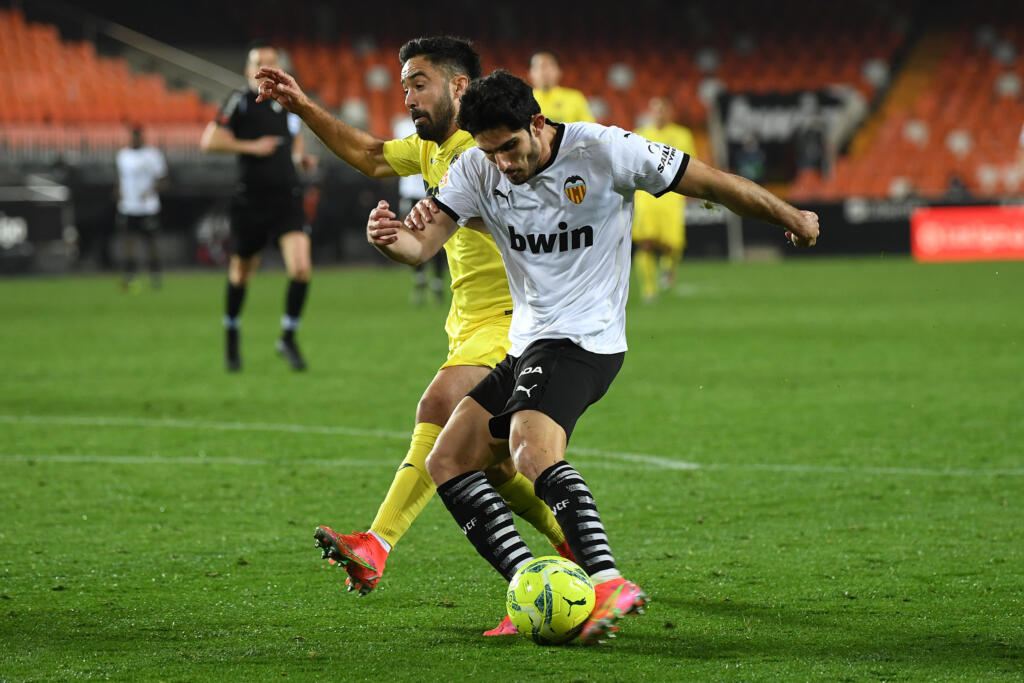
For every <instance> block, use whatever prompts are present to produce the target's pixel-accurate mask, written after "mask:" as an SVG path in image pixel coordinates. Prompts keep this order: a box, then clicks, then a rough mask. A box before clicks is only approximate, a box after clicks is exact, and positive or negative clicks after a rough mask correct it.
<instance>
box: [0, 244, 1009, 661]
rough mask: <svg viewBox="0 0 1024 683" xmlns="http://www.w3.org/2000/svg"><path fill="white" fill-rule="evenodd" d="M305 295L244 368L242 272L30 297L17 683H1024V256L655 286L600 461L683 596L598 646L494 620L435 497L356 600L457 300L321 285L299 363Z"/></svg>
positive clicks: (1, 539)
mask: <svg viewBox="0 0 1024 683" xmlns="http://www.w3.org/2000/svg"><path fill="white" fill-rule="evenodd" d="M283 282H284V281H283V275H282V274H281V273H279V272H276V273H275V272H265V273H261V274H260V275H259V276H258V277H257V279H256V280H255V281H254V283H253V285H252V286H251V287H250V291H249V299H248V301H247V306H246V310H245V314H244V323H243V353H244V361H245V369H244V372H243V373H242V374H240V375H236V376H230V375H228V374H226V373H225V372H224V370H223V364H222V363H223V361H222V330H221V328H220V316H221V307H222V300H223V275H222V274H219V273H218V274H212V273H210V274H200V273H192V274H171V275H170V276H168V277H167V278H166V281H165V286H164V288H163V289H162V290H160V291H156V292H153V291H149V290H148V289H147V288H146V287H143V288H142V291H141V292H139V293H138V294H135V295H125V294H122V293H120V292H119V291H118V290H117V287H116V280H115V279H114V278H113V277H69V278H60V279H18V280H6V281H3V282H0V293H2V296H0V473H2V474H0V512H2V524H0V680H12V681H14V680H77V679H93V678H94V679H106V678H110V679H117V680H181V681H186V680H187V681H201V680H209V681H224V680H248V679H257V680H284V679H291V680H313V679H334V680H388V681H404V680H481V681H492V680H519V681H536V680H551V681H571V680H585V681H631V680H648V681H660V680H692V681H703V680H716V679H725V680H840V681H875V680H970V681H974V680H992V679H1003V680H1021V678H1022V677H1024V514H1022V507H1021V506H1022V501H1024V458H1022V443H1024V388H1022V387H1024V381H1022V380H1024V315H1022V312H1024V307H1022V303H1021V302H1022V301H1024V296H1022V292H1024V264H1021V263H1015V264H1013V263H986V264H966V265H934V266H922V265H916V264H913V263H911V262H909V261H905V260H895V261H891V260H890V261H880V260H833V259H820V260H814V259H808V260H801V261H799V262H786V263H781V264H760V265H754V264H751V265H728V264H722V263H692V264H690V263H687V264H684V266H683V269H682V271H681V273H680V283H679V285H678V287H677V288H676V290H675V291H673V292H671V293H668V294H666V295H665V296H663V298H662V299H661V301H659V302H658V304H657V305H654V306H649V307H648V306H642V305H639V301H638V300H634V301H632V302H631V303H630V309H629V339H630V344H631V351H630V352H629V353H628V354H627V357H626V363H625V366H624V368H623V370H622V372H621V374H620V376H619V378H618V379H617V381H616V382H615V384H614V385H613V387H612V389H611V391H610V392H609V394H608V395H607V396H606V397H605V399H604V400H602V401H601V402H600V403H599V404H598V405H596V406H594V407H593V408H591V410H590V411H589V412H588V413H587V415H585V416H584V418H583V419H582V420H581V422H580V424H579V426H578V429H577V431H576V434H575V435H574V437H573V441H572V444H571V445H570V449H571V450H570V453H569V459H570V461H572V462H573V463H574V464H576V466H577V467H578V468H579V469H580V470H581V471H582V472H583V474H584V475H585V476H586V477H587V479H588V481H589V483H590V485H591V488H592V489H593V491H594V492H595V495H596V497H597V500H598V503H599V505H600V508H601V512H602V515H603V518H604V521H605V524H606V527H607V529H608V532H609V536H610V538H611V541H612V546H613V549H614V550H615V551H616V556H617V559H618V562H619V566H620V568H621V569H622V570H623V571H624V573H625V574H626V575H627V576H628V577H630V578H632V579H633V580H635V581H637V582H638V583H640V584H641V585H642V586H643V587H644V588H645V589H646V590H647V591H648V592H649V594H650V595H651V597H652V603H651V605H650V607H649V610H648V612H647V614H645V615H643V616H641V617H637V618H629V619H627V620H625V621H624V622H623V624H622V630H621V633H620V634H619V637H618V638H616V639H614V640H613V641H611V642H610V643H609V644H607V645H603V646H600V647H595V648H583V647H579V646H573V645H570V646H565V647H560V648H542V647H538V646H536V645H534V644H533V643H532V642H530V640H529V639H528V638H526V637H519V638H511V639H508V638H505V639H490V638H488V639H485V638H483V637H481V635H480V634H481V632H482V631H483V630H484V629H486V628H490V627H492V626H494V625H495V624H497V622H498V620H499V619H500V617H501V616H502V611H503V598H504V586H503V585H502V582H501V580H500V579H499V578H498V577H497V575H495V574H494V573H493V571H492V570H491V569H490V568H489V567H488V566H487V565H486V564H485V563H484V562H483V560H481V559H480V558H479V557H478V556H477V555H476V554H475V553H474V552H473V549H472V547H471V546H470V545H469V543H467V542H466V540H465V539H464V538H463V536H462V534H461V533H460V532H459V530H458V528H457V527H456V526H455V525H454V523H453V522H452V520H451V518H450V517H449V516H448V515H447V513H446V512H445V510H444V508H443V506H442V505H441V504H440V503H439V502H437V501H432V502H431V504H430V505H429V506H428V507H427V509H426V511H425V512H424V514H423V515H422V516H421V517H420V519H419V520H418V521H417V522H416V524H414V525H413V527H412V529H411V530H410V532H409V534H408V535H407V536H406V537H405V538H404V539H403V540H402V542H401V543H400V544H399V545H398V546H397V548H396V551H395V552H394V553H393V554H392V557H391V559H390V560H389V563H388V567H387V572H386V573H385V577H384V579H383V581H382V582H381V585H380V587H379V588H378V589H377V590H376V591H375V592H374V593H372V594H371V595H369V596H367V597H365V598H361V599H357V598H355V597H354V596H352V595H349V594H346V593H345V591H344V581H343V579H344V572H342V571H340V570H337V569H333V568H331V567H329V566H328V565H327V564H326V563H325V562H323V561H322V560H320V559H319V553H318V552H317V551H316V550H315V549H314V548H313V538H312V532H313V528H314V526H315V525H317V524H324V523H326V524H331V525H332V526H334V527H335V528H339V527H340V528H341V529H344V530H363V529H365V528H366V527H367V526H368V524H369V523H370V521H371V520H372V518H373V516H374V513H375V512H376V509H377V506H378V504H379V502H380V500H381V498H382V496H383V494H384V492H385V490H386V488H387V485H388V484H389V483H390V480H391V476H392V474H393V472H394V469H395V467H396V466H397V464H398V463H399V461H400V460H401V458H402V457H403V455H404V453H405V449H406V445H407V441H406V439H407V434H408V433H409V432H410V431H411V428H412V419H413V411H414V408H415V405H416V401H417V399H418V397H419V394H420V392H421V391H422V389H423V388H424V387H425V386H426V384H427V382H428V381H429V379H430V378H431V377H432V375H433V373H434V371H435V370H436V368H437V366H438V365H439V363H440V362H441V360H442V359H443V357H444V353H445V351H446V340H445V338H444V336H443V331H442V323H443V318H444V311H443V310H441V309H439V308H436V307H434V308H431V307H426V308H421V309H414V308H411V307H410V306H409V305H408V300H409V294H410V287H411V276H410V275H409V274H408V273H406V272H405V271H402V270H399V269H384V268H381V269H358V270H342V271H323V272H319V273H317V274H316V275H315V279H314V282H313V286H312V290H311V298H310V301H309V305H308V308H307V311H306V315H305V319H304V323H303V328H302V331H301V334H300V339H301V342H302V344H303V347H304V350H305V352H306V355H307V358H308V360H309V363H310V368H311V369H310V371H309V372H308V373H306V374H295V373H292V372H290V371H289V370H288V369H287V367H286V366H285V364H284V362H283V361H282V360H280V359H278V358H276V357H275V356H274V354H273V342H274V339H275V337H276V334H277V328H278V321H279V318H280V312H281V305H282V300H283V296H284V286H283ZM521 528H522V527H521ZM523 533H524V535H525V536H526V538H527V540H528V542H529V543H530V544H531V546H532V547H533V548H534V551H535V552H537V553H546V549H545V545H544V543H543V542H542V539H541V538H540V537H539V536H538V535H537V534H536V533H535V532H534V531H533V530H532V529H524V530H523Z"/></svg>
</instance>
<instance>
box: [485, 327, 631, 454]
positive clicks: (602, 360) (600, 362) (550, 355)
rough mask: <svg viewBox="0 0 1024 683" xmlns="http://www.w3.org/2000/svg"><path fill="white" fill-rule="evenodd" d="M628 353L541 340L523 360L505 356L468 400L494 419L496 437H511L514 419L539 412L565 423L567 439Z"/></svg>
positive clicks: (492, 426) (606, 386)
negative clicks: (601, 350) (522, 411)
mask: <svg viewBox="0 0 1024 683" xmlns="http://www.w3.org/2000/svg"><path fill="white" fill-rule="evenodd" d="M625 357H626V354H625V353H612V354H602V353H591V352H590V351H586V350H584V349H582V348H580V347H579V346H577V345H576V344H574V343H573V342H571V341H569V340H568V339H541V340H539V341H536V342H534V343H532V344H530V345H529V346H528V347H527V348H526V350H525V351H524V352H523V355H522V356H519V357H518V358H517V357H515V356H505V360H503V361H501V362H500V363H498V365H496V366H495V368H494V369H493V370H491V372H490V374H488V375H487V376H486V377H484V378H483V379H482V380H481V381H480V383H479V384H477V385H476V386H475V387H473V389H472V390H471V391H470V392H469V394H468V395H469V396H470V397H471V398H473V400H475V401H476V402H477V403H479V404H480V405H481V406H483V407H484V409H486V410H487V412H489V413H490V414H491V415H493V416H494V417H492V418H491V422H490V428H491V435H492V436H493V437H494V438H496V439H507V438H508V436H509V428H510V425H511V423H512V415H513V414H515V413H517V412H519V411H521V410H537V411H539V412H542V413H544V414H545V415H547V416H548V417H550V418H551V419H552V420H554V421H555V422H557V423H558V424H559V425H561V427H562V429H564V430H565V438H566V440H568V439H569V437H570V436H572V431H573V428H575V426H576V421H577V420H579V418H580V416H581V415H583V411H585V410H586V409H587V407H589V406H590V405H591V404H592V403H595V402H597V400H598V399H600V398H601V397H602V396H604V394H605V392H606V391H608V387H609V386H611V383H612V380H613V379H615V376H616V375H617V374H618V373H619V369H620V368H621V367H622V361H623V359H624V358H625Z"/></svg>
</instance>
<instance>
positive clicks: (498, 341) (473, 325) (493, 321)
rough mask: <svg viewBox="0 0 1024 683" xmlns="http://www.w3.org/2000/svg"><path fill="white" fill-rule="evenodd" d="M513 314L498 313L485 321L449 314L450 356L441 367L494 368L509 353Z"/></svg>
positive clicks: (447, 328)
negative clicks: (470, 366) (460, 317)
mask: <svg viewBox="0 0 1024 683" xmlns="http://www.w3.org/2000/svg"><path fill="white" fill-rule="evenodd" d="M511 323H512V315H511V314H509V315H498V316H494V317H492V318H486V319H484V320H482V321H474V322H469V321H464V320H460V319H459V318H458V316H456V315H455V313H454V311H453V312H452V314H451V315H449V316H448V322H447V324H446V325H445V330H446V331H447V332H448V359H447V360H446V361H445V362H444V364H443V365H442V366H441V368H442V369H443V368H450V367H452V366H456V365H474V366H482V367H488V368H493V367H494V366H495V365H497V364H498V363H500V362H501V361H502V360H503V359H504V358H505V356H506V355H507V354H508V348H509V342H508V327H509V325H510V324H511Z"/></svg>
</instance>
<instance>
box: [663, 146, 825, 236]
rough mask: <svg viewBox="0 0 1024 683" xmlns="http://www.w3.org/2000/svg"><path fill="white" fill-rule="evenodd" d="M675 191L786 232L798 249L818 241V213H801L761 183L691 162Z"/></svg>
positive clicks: (692, 160)
mask: <svg viewBox="0 0 1024 683" xmlns="http://www.w3.org/2000/svg"><path fill="white" fill-rule="evenodd" d="M672 190H673V191H674V192H677V193H679V194H683V195H686V196H688V197H697V198H700V199H706V200H709V201H712V202H715V203H717V204H721V205H722V206H724V207H726V208H727V209H729V210H730V211H732V212H733V213H736V214H739V215H740V216H745V217H747V218H756V219H757V220H761V221H765V222H766V223H772V224H774V225H778V226H780V227H782V228H785V229H786V236H787V237H788V238H789V239H790V241H791V242H792V243H793V244H794V245H796V246H798V247H813V246H814V243H815V242H816V241H817V239H818V214H816V213H814V212H813V211H801V210H800V209H797V208H796V207H795V206H792V205H791V204H788V203H787V202H785V201H783V200H782V199H780V198H778V197H776V196H775V195H774V194H772V193H771V192H769V191H768V190H766V189H764V188H763V187H761V186H760V185H758V184H757V183H754V182H751V181H749V180H747V179H746V178H742V177H740V176H738V175H734V174H732V173H726V172H725V171H719V170H718V169H716V168H712V167H711V166H708V165H707V164H705V163H703V162H701V161H698V160H697V159H692V158H691V159H690V163H689V165H688V166H687V167H686V172H685V173H684V174H683V177H682V178H681V179H680V180H679V183H678V184H676V186H675V187H674V188H672Z"/></svg>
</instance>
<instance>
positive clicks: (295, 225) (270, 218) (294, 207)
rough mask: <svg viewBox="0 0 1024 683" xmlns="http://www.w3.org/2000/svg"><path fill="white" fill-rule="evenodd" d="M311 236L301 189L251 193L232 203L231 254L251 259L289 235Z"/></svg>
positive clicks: (242, 195) (236, 198)
mask: <svg viewBox="0 0 1024 683" xmlns="http://www.w3.org/2000/svg"><path fill="white" fill-rule="evenodd" d="M294 231H300V232H305V233H307V234H308V233H309V225H308V224H307V222H306V215H305V212H304V211H303V209H302V192H301V190H300V189H299V188H296V189H295V190H294V191H285V192H280V191H279V192H263V193H260V192H257V191H255V190H249V191H246V192H244V193H242V194H238V195H236V196H235V198H234V200H233V201H232V202H231V244H232V246H231V249H232V251H231V253H233V254H235V255H237V256H241V257H242V258H249V257H250V256H255V255H256V254H258V253H259V252H260V251H261V250H262V249H263V247H265V246H266V245H267V243H268V242H271V241H273V242H277V241H278V240H279V239H280V238H281V235H283V234H285V233H287V232H294Z"/></svg>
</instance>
